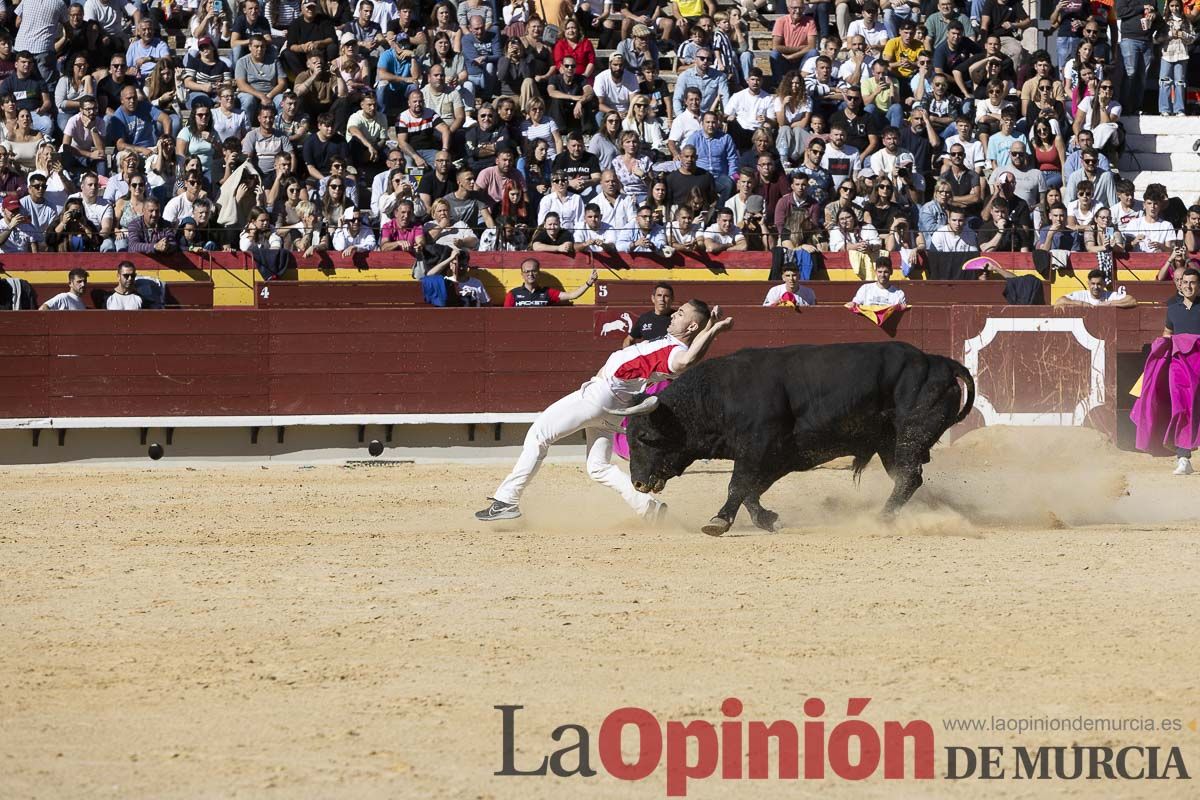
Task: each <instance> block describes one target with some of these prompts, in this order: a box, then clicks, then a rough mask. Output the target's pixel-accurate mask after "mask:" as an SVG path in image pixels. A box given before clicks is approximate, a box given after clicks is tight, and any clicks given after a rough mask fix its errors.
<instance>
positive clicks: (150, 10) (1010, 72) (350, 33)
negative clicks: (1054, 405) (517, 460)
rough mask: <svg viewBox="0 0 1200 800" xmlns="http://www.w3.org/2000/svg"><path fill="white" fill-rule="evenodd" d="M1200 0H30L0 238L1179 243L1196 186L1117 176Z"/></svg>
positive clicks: (2, 176)
mask: <svg viewBox="0 0 1200 800" xmlns="http://www.w3.org/2000/svg"><path fill="white" fill-rule="evenodd" d="M771 11H777V12H780V13H781V14H782V16H780V17H779V18H778V19H776V20H775V21H774V23H773V24H771V23H766V24H767V25H768V27H769V28H770V41H771V46H770V51H769V53H764V54H763V55H766V56H767V57H766V58H759V59H757V63H756V58H755V51H754V48H753V44H754V42H753V37H752V35H751V33H750V23H752V22H755V21H756V20H757V19H760V18H761V15H762V14H763V13H766V12H771ZM1198 17H1200V5H1198V4H1195V3H1189V4H1187V5H1186V6H1185V5H1184V4H1183V3H1182V2H1181V0H1169V2H1167V3H1166V4H1165V7H1164V8H1162V9H1160V8H1159V7H1158V6H1157V5H1155V3H1154V2H1151V0H1144V1H1143V0H1116V2H1115V4H1114V5H1105V4H1104V3H1101V2H1086V0H1082V1H1081V0H1060V2H1058V3H1057V4H1056V5H1054V6H1053V12H1052V15H1051V19H1050V23H1051V36H1050V37H1048V38H1047V39H1046V49H1037V50H1031V49H1029V48H1027V47H1026V46H1025V45H1024V42H1026V41H1032V40H1033V39H1034V35H1032V34H1031V35H1030V36H1027V37H1026V36H1024V33H1025V30H1026V29H1027V28H1028V27H1029V26H1030V25H1031V23H1032V20H1031V19H1030V17H1029V16H1028V14H1027V13H1026V11H1025V10H1024V5H1023V3H1021V2H1019V0H969V1H968V0H924V2H917V1H916V0H912V2H908V3H903V2H897V1H896V0H892V2H890V3H889V4H888V5H886V6H885V7H882V8H881V6H880V5H879V4H878V2H877V0H862V2H859V1H858V0H840V1H839V2H831V1H830V0H823V1H822V2H813V3H810V4H806V3H805V2H804V0H740V2H737V3H735V4H733V5H729V6H726V7H724V8H722V9H718V8H717V7H716V5H715V3H714V2H713V0H675V1H674V2H668V1H667V0H577V2H573V3H572V2H566V1H565V0H564V1H563V2H552V0H534V2H530V0H511V2H507V3H504V2H503V0H461V2H458V3H457V4H453V3H449V2H438V3H436V4H434V3H430V2H428V0H423V2H421V3H414V2H412V1H411V0H400V2H394V0H360V1H359V2H357V3H355V2H352V0H351V1H348V0H267V2H265V4H263V5H260V4H259V3H258V2H257V0H245V2H240V3H238V2H236V0H235V2H229V0H224V1H223V0H176V2H173V3H168V2H161V3H160V2H157V0H152V1H151V2H132V3H124V2H122V1H121V0H87V2H86V3H85V4H83V5H80V4H78V3H70V4H68V3H64V2H62V0H22V2H21V3H20V4H19V5H17V6H16V8H15V9H12V10H8V9H7V8H6V7H5V8H3V9H0V26H2V29H0V192H3V193H4V200H3V202H2V208H3V218H2V219H0V251H3V252H29V251H58V252H84V251H129V252H134V253H150V254H155V253H159V254H165V253H171V252H177V251H192V252H202V251H208V250H217V249H229V250H235V249H236V250H243V251H251V252H253V251H256V250H294V251H296V252H299V253H303V254H305V255H312V254H314V253H318V252H329V253H330V254H331V255H334V256H341V257H352V256H354V255H356V254H358V253H362V252H371V251H375V250H381V251H391V250H401V251H404V252H407V253H412V254H413V255H414V256H415V257H416V260H417V261H418V262H422V263H428V264H429V265H435V264H442V263H443V262H445V255H446V253H447V252H448V251H451V250H452V251H453V252H465V251H469V250H472V249H477V250H512V251H535V252H539V251H540V252H552V253H566V254H570V253H575V252H594V253H597V252H608V253H617V252H620V253H647V254H666V255H670V254H671V253H672V252H682V253H696V254H700V253H706V254H712V253H720V252H724V251H737V250H767V249H771V248H773V247H776V246H782V247H785V248H789V249H793V250H795V249H808V250H810V251H812V252H819V251H831V252H838V251H858V252H861V253H863V254H864V255H866V256H869V258H870V260H869V261H868V262H867V263H870V264H873V263H874V261H875V259H876V258H877V257H878V256H879V255H881V254H887V253H889V252H896V251H899V252H901V253H902V256H903V257H902V262H903V263H904V264H905V265H906V267H907V266H918V265H920V264H921V263H922V259H923V254H925V253H930V252H938V251H956V252H974V251H981V252H1031V251H1035V250H1068V251H1086V252H1111V253H1113V254H1115V255H1117V256H1120V255H1123V254H1124V253H1127V252H1161V253H1164V254H1168V255H1171V256H1174V255H1175V254H1176V252H1177V250H1176V248H1179V247H1182V248H1183V251H1184V253H1185V255H1186V254H1191V253H1195V252H1197V251H1198V250H1200V206H1192V207H1191V208H1190V209H1189V208H1188V207H1187V206H1186V205H1184V204H1183V203H1182V202H1181V201H1180V200H1179V199H1177V198H1170V197H1168V195H1167V193H1166V190H1165V188H1164V187H1162V186H1157V185H1152V186H1150V187H1149V188H1148V189H1146V190H1145V191H1144V192H1140V193H1136V192H1135V191H1134V188H1133V185H1132V184H1131V183H1130V182H1129V181H1128V180H1125V179H1123V178H1122V177H1121V176H1120V174H1119V173H1118V171H1117V169H1116V168H1117V166H1118V164H1119V159H1120V155H1121V152H1122V148H1123V141H1124V133H1123V126H1122V123H1121V119H1122V117H1123V116H1126V117H1128V116H1129V115H1133V114H1140V113H1142V110H1143V107H1144V106H1146V105H1147V101H1148V100H1150V101H1151V102H1150V103H1149V105H1151V107H1152V106H1153V98H1149V97H1148V95H1149V94H1150V91H1149V90H1150V88H1151V87H1150V86H1148V85H1147V79H1146V76H1147V75H1152V74H1153V73H1154V71H1155V68H1156V66H1157V69H1158V74H1159V75H1160V76H1161V78H1160V82H1159V86H1158V90H1159V91H1158V97H1157V110H1158V112H1159V113H1162V114H1171V115H1178V114H1182V113H1184V111H1185V105H1184V101H1185V94H1186V83H1187V79H1186V70H1187V62H1188V58H1189V54H1190V53H1191V48H1192V45H1193V40H1194V39H1195V35H1194V33H1193V23H1195V22H1197V19H1198ZM598 51H608V52H607V54H606V56H605V57H601V56H600V55H598ZM663 59H674V63H675V65H676V66H675V69H676V76H675V78H674V81H673V84H669V83H668V82H667V81H666V80H665V79H664V78H663V76H662V75H660V73H659V70H660V66H661V65H662V63H661V62H662V61H663ZM764 68H765V69H764ZM1138 195H1140V196H1138ZM439 248H441V249H439ZM445 263H446V265H447V268H449V266H452V265H450V263H449V262H445ZM1164 269H1167V267H1164Z"/></svg>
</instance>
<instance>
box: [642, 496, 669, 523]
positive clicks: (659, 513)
mask: <svg viewBox="0 0 1200 800" xmlns="http://www.w3.org/2000/svg"><path fill="white" fill-rule="evenodd" d="M650 502H651V503H652V505H651V506H650V508H649V509H647V510H646V513H645V514H644V515H642V519H644V520H646V522H647V523H648V524H649V525H650V526H652V527H655V528H661V527H662V526H663V525H664V524H666V521H667V504H666V503H664V502H663V501H661V500H651V501H650Z"/></svg>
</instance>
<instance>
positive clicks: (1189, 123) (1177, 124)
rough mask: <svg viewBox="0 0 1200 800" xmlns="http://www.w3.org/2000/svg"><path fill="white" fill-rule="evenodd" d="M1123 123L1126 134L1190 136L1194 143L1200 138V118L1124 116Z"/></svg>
mask: <svg viewBox="0 0 1200 800" xmlns="http://www.w3.org/2000/svg"><path fill="white" fill-rule="evenodd" d="M1121 122H1122V123H1123V124H1124V125H1125V133H1126V134H1134V133H1151V134H1155V135H1157V136H1186V135H1190V136H1192V140H1193V141H1195V138H1196V137H1197V136H1200V117H1158V116H1150V115H1143V116H1141V117H1134V116H1123V117H1121ZM1189 147H1190V144H1189Z"/></svg>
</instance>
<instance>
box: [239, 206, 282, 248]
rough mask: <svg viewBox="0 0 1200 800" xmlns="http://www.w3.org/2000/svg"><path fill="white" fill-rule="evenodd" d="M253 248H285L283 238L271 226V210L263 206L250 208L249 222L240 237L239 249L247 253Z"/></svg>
mask: <svg viewBox="0 0 1200 800" xmlns="http://www.w3.org/2000/svg"><path fill="white" fill-rule="evenodd" d="M251 248H259V249H264V250H282V249H283V239H281V238H280V236H279V234H277V233H276V232H275V231H274V230H273V229H272V226H271V212H270V211H267V210H266V209H265V208H263V207H262V206H255V207H254V208H252V209H250V219H249V222H247V223H246V229H245V230H243V231H242V235H241V236H240V237H238V249H240V250H241V251H242V252H243V253H245V252H248V251H249V250H250V249H251Z"/></svg>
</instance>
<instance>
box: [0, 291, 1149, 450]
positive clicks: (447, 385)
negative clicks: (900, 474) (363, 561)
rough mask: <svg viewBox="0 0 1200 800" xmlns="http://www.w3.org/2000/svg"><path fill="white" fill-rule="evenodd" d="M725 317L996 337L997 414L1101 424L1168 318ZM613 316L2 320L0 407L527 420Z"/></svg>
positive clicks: (832, 338) (616, 341)
mask: <svg viewBox="0 0 1200 800" xmlns="http://www.w3.org/2000/svg"><path fill="white" fill-rule="evenodd" d="M641 310H644V305H639V306H637V307H634V306H631V307H629V308H628V311H629V312H630V313H632V312H640V311H641ZM728 311H729V313H730V315H731V316H733V317H734V319H735V325H734V328H733V330H732V331H731V332H729V333H728V334H727V335H725V336H722V337H721V338H720V339H718V341H717V344H716V346H715V347H714V351H713V352H714V354H720V353H725V352H731V351H733V350H737V349H740V348H743V347H755V346H777V345H786V344H793V343H829V342H849V341H886V340H888V339H891V338H895V339H897V340H901V341H907V342H910V343H912V344H914V345H916V346H918V347H921V348H922V349H925V350H927V351H930V352H935V353H942V354H945V355H950V356H953V357H955V358H958V359H963V358H964V357H965V352H964V343H967V342H968V341H971V340H978V339H980V337H981V335H983V334H984V333H985V327H987V326H990V328H991V329H992V330H991V333H990V334H988V335H986V336H983V338H985V339H987V341H986V342H984V343H982V344H979V343H977V347H976V350H975V352H976V361H977V364H976V376H977V380H978V383H979V390H980V396H981V397H982V398H985V399H986V400H987V402H988V405H989V406H990V408H991V409H992V411H993V412H995V414H999V415H1012V414H1018V415H1029V414H1034V415H1038V414H1041V415H1045V414H1068V415H1069V414H1070V413H1073V412H1074V411H1075V410H1077V409H1078V408H1079V407H1080V403H1081V402H1082V401H1083V400H1086V399H1088V398H1089V397H1090V398H1092V399H1093V400H1094V399H1096V397H1099V400H1100V403H1099V407H1098V408H1095V409H1093V408H1088V409H1086V410H1085V412H1084V413H1085V416H1086V420H1087V422H1088V424H1091V425H1093V426H1095V427H1098V428H1101V429H1103V430H1106V431H1111V430H1112V427H1113V420H1114V419H1115V407H1116V406H1115V402H1114V397H1115V386H1116V367H1115V356H1116V352H1117V350H1119V349H1120V350H1124V351H1128V352H1134V353H1136V352H1139V351H1140V350H1141V348H1142V346H1143V345H1144V344H1145V343H1146V342H1148V341H1150V340H1152V339H1153V338H1154V336H1156V335H1157V334H1158V332H1160V331H1161V320H1162V309H1161V308H1152V309H1144V310H1143V309H1136V310H1131V311H1122V310H1117V309H1085V310H1082V311H1075V310H1072V311H1070V312H1051V311H1050V310H1049V309H1047V308H1045V307H1041V308H1037V307H1007V306H1002V307H997V306H957V307H917V308H914V309H911V310H909V311H907V312H905V313H903V314H901V315H899V316H898V317H897V318H893V321H894V323H895V325H894V328H893V329H892V330H890V331H885V330H881V329H880V328H878V327H876V326H874V325H872V324H871V323H869V322H868V321H867V320H865V319H864V318H862V317H861V316H858V315H854V314H852V313H851V312H849V311H847V310H845V309H841V308H837V307H819V308H809V309H804V310H802V311H800V312H797V311H795V310H792V309H782V308H781V309H772V308H762V307H760V306H742V307H731V308H729V309H728ZM622 312H623V309H621V308H619V307H613V308H608V309H595V308H550V309H538V310H533V309H530V310H510V309H482V310H468V309H433V308H411V309H362V310H340V311H335V312H331V311H327V310H326V311H322V310H260V311H254V310H248V311H174V312H169V313H168V312H164V313H157V314H155V313H143V314H116V313H114V314H40V313H32V312H27V313H16V314H0V342H2V343H3V344H2V345H0V408H2V409H3V412H2V413H3V416H4V417H9V418H20V417H75V416H177V415H178V416H184V415H202V416H203V415H241V414H301V413H303V414H335V413H363V414H367V413H452V412H479V411H492V412H510V411H537V410H540V409H542V408H544V407H545V406H546V405H547V404H548V403H549V402H550V401H552V400H554V399H555V398H557V397H558V396H560V395H562V394H564V393H565V392H568V391H570V390H571V389H572V388H574V387H576V386H578V385H579V384H580V383H582V382H583V381H584V380H586V379H587V378H588V377H590V376H591V375H593V374H595V372H596V370H597V369H598V368H599V366H600V365H601V364H602V363H603V361H604V359H605V358H606V357H607V355H608V354H609V353H610V352H612V351H613V350H614V349H616V348H617V347H619V346H620V340H621V338H622V337H623V334H622V333H620V332H618V333H610V334H609V335H607V336H601V335H599V331H600V330H601V328H602V327H603V324H604V323H605V322H607V321H610V320H612V319H615V318H617V317H618V316H619V314H620V313H622ZM1072 326H1073V327H1074V328H1075V330H1074V332H1072V331H1071V330H1067V329H1066V328H1071V327H1072ZM989 336H990V338H988V337H989ZM1096 343H1101V344H1102V345H1103V352H1099V351H1098V350H1097V346H1096ZM1097 387H1099V389H1097ZM1097 391H1099V394H1098V395H1097ZM977 414H982V412H977ZM1022 419H1026V417H1022ZM982 421H983V417H982V416H979V418H978V420H977V422H982ZM1018 424H1029V423H1028V422H1021V423H1018ZM1043 424H1044V423H1043Z"/></svg>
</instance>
